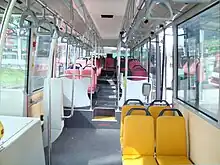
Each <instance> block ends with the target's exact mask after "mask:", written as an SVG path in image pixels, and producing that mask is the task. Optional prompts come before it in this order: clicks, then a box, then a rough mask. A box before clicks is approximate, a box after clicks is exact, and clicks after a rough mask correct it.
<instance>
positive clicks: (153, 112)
mask: <svg viewBox="0 0 220 165" xmlns="http://www.w3.org/2000/svg"><path fill="white" fill-rule="evenodd" d="M170 108H171V107H170V106H167V105H166V106H164V105H152V106H149V107H148V111H149V112H150V114H151V115H152V117H153V118H154V120H155V123H156V120H157V117H158V115H159V114H160V112H161V111H162V110H163V109H170ZM164 116H173V113H172V112H171V111H168V112H165V114H164Z"/></svg>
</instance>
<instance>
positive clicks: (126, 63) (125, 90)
mask: <svg viewBox="0 0 220 165" xmlns="http://www.w3.org/2000/svg"><path fill="white" fill-rule="evenodd" d="M128 53H129V50H128V46H126V53H125V78H124V101H126V100H127V79H128Z"/></svg>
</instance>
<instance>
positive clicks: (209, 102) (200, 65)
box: [177, 3, 220, 120]
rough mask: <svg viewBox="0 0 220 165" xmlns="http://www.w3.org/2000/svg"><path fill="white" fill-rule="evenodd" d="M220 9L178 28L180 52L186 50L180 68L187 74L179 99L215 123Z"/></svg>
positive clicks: (186, 22) (203, 13)
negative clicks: (181, 49)
mask: <svg viewBox="0 0 220 165" xmlns="http://www.w3.org/2000/svg"><path fill="white" fill-rule="evenodd" d="M219 8H220V5H219V3H218V4H216V5H215V6H213V7H211V8H209V9H207V10H205V11H203V12H202V13H200V14H199V15H197V16H195V17H193V18H191V19H189V20H187V21H185V22H183V23H181V24H179V25H178V48H183V49H184V51H180V50H179V51H178V58H179V60H178V66H179V68H183V72H184V73H183V75H182V76H183V77H184V78H182V79H179V80H178V93H177V95H178V98H179V99H180V100H182V101H184V102H185V103H187V104H189V105H191V106H192V107H195V108H196V109H197V110H199V111H200V112H201V113H203V114H204V115H207V116H208V117H210V118H212V119H213V120H217V114H218V111H219V80H220V75H219V69H220V67H219V66H220V65H219V64H220V60H219V54H220V31H219V29H220V22H219V21H215V20H219V19H220V11H219ZM181 52H183V53H181ZM182 54H183V55H182ZM179 68H178V75H180V74H181V73H182V72H181V73H180V69H179ZM216 86H217V87H218V88H216ZM182 87H183V88H182Z"/></svg>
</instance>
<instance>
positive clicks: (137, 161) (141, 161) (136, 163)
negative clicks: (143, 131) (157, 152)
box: [122, 156, 157, 165]
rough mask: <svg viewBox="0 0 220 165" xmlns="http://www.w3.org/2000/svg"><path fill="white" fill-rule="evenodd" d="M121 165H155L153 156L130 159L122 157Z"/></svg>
mask: <svg viewBox="0 0 220 165" xmlns="http://www.w3.org/2000/svg"><path fill="white" fill-rule="evenodd" d="M122 159H123V165H157V163H156V160H155V159H154V157H153V156H141V157H130V156H123V158H122Z"/></svg>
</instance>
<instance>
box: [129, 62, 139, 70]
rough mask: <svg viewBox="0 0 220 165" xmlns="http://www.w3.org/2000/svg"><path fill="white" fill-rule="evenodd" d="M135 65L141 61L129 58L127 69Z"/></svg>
mask: <svg viewBox="0 0 220 165" xmlns="http://www.w3.org/2000/svg"><path fill="white" fill-rule="evenodd" d="M136 65H141V63H140V62H139V61H137V60H131V61H130V62H129V63H128V67H129V69H132V68H133V67H134V66H136Z"/></svg>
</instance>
